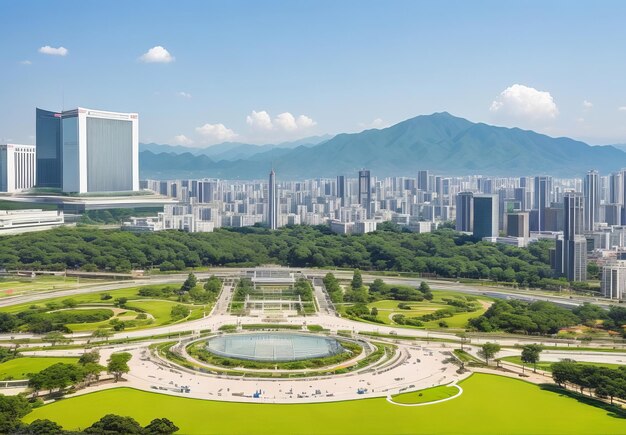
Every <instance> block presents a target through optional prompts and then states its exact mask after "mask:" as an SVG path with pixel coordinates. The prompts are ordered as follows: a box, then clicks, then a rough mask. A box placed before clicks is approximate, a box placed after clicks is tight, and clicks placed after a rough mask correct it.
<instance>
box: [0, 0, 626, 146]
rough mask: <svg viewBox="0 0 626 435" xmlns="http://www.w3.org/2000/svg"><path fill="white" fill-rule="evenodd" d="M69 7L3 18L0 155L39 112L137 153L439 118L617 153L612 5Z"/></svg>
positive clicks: (18, 11)
mask: <svg viewBox="0 0 626 435" xmlns="http://www.w3.org/2000/svg"><path fill="white" fill-rule="evenodd" d="M153 5H155V7H152V6H153ZM74 6H75V3H73V2H63V3H60V4H58V3H57V4H50V5H47V4H41V5H38V7H37V8H36V9H35V10H33V8H29V7H27V6H25V5H22V4H9V3H3V4H2V5H0V10H1V11H2V13H3V16H4V17H6V18H7V19H6V23H5V35H6V38H4V39H3V40H2V41H0V48H2V50H3V53H4V54H5V55H4V57H3V60H2V61H1V62H2V65H3V74H4V75H5V78H6V80H4V81H3V83H2V84H0V92H2V94H3V95H4V96H5V98H7V100H9V101H11V104H10V105H9V106H10V109H9V108H8V107H6V108H5V109H4V111H3V113H2V115H3V116H2V117H0V142H12V143H25V144H28V143H33V142H34V134H35V132H34V125H33V124H32V121H31V120H32V107H35V106H37V107H42V108H46V109H50V110H61V109H67V108H68V107H72V106H74V107H75V106H87V107H90V106H93V107H101V108H102V109H104V110H121V111H127V112H140V113H142V119H143V120H144V124H143V127H142V133H141V134H142V136H141V137H140V141H141V142H157V143H168V144H181V145H188V146H194V147H200V146H207V145H211V144H213V143H219V142H224V141H228V140H235V141H240V142H251V143H276V142H281V141H285V140H293V139H298V138H302V137H306V136H311V135H320V134H327V133H328V134H336V133H339V132H354V131H360V130H363V129H367V128H381V127H384V126H387V125H391V124H393V123H396V122H398V121H401V120H404V119H407V118H410V117H413V116H415V115H418V114H427V113H432V112H436V111H444V110H445V111H449V112H451V113H454V114H457V115H459V116H463V117H466V118H468V119H470V120H473V121H480V122H487V123H492V124H496V125H504V126H517V127H521V128H527V129H533V130H536V131H539V132H542V133H546V134H549V135H551V136H561V135H565V136H569V137H573V138H576V139H581V140H584V141H587V142H589V143H591V144H606V143H623V142H626V127H624V125H625V123H624V118H625V117H626V100H625V99H624V97H623V94H624V92H623V89H622V86H623V84H622V83H621V82H622V81H621V75H622V74H621V72H622V71H623V69H624V67H625V66H626V65H625V63H624V61H623V60H622V59H621V58H620V57H619V56H612V55H610V54H611V53H615V52H619V49H620V45H619V41H620V40H622V39H623V38H622V37H621V36H625V35H621V33H624V32H625V30H623V29H622V27H620V25H619V24H620V23H619V17H620V16H621V15H623V14H620V13H619V11H620V10H623V9H624V7H625V6H624V5H623V4H621V3H619V2H611V7H606V8H603V9H602V10H599V9H592V8H591V7H589V6H586V5H584V4H583V5H581V4H570V3H565V2H552V3H550V4H548V5H545V4H541V5H540V4H539V3H538V2H530V3H524V4H523V5H522V4H519V5H515V4H507V5H501V4H498V3H496V2H484V3H480V4H472V5H469V4H463V3H461V2H446V3H441V4H424V3H417V2H397V3H394V4H391V5H388V4H385V5H383V4H382V3H376V2H366V3H361V2H359V3H355V2H342V3H340V4H335V3H324V2H321V3H315V4H314V3H299V4H294V5H289V6H288V7H285V6H284V5H282V4H279V3H272V2H270V3H264V4H263V5H262V6H261V5H251V4H247V3H243V2H229V3H227V4H217V3H204V2H193V3H188V4H187V7H186V8H179V7H176V6H174V5H169V4H167V3H160V2H157V3H156V4H155V3H152V2H150V3H147V2H133V3H132V4H130V5H127V4H124V9H123V10H124V12H125V13H124V14H120V13H119V12H120V11H121V10H122V9H121V3H117V4H115V3H114V4H113V6H111V5H107V6H106V7H105V6H104V5H97V4H88V5H81V8H75V7H74ZM540 6H541V7H540ZM450 8H453V10H454V11H455V12H456V13H455V14H454V15H452V16H450V15H449V14H447V12H448V10H449V9H450ZM243 11H245V12H249V13H245V14H243V13H242V12H243ZM444 12H446V13H445V14H444ZM95 15H98V16H99V17H100V18H101V20H98V22H93V20H90V19H89V17H91V16H95ZM50 17H59V18H60V17H64V18H67V19H66V20H65V22H64V25H63V26H58V25H56V24H55V23H56V20H50V19H49V18H50ZM25 20H28V22H29V23H30V25H31V27H32V28H33V29H34V30H33V31H32V32H28V33H24V32H23V30H22V25H21V24H22V23H23V22H24V21H25ZM182 23H184V24H183V25H181V24H182ZM600 23H602V24H600ZM580 29H585V32H581V31H580ZM111 30H114V31H111ZM75 35H81V37H80V38H77V37H76V36H75ZM285 35H293V37H285ZM608 36H610V37H608ZM383 48H384V50H383ZM600 65H601V66H602V68H600ZM460 71H462V72H463V73H462V75H461V74H460ZM461 77H473V79H472V82H471V83H468V82H467V81H466V80H465V79H461ZM94 83H99V85H98V86H93V85H94ZM165 121H167V122H165Z"/></svg>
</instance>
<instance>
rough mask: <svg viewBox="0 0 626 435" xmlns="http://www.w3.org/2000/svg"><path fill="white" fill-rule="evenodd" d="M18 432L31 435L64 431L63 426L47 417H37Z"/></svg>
mask: <svg viewBox="0 0 626 435" xmlns="http://www.w3.org/2000/svg"><path fill="white" fill-rule="evenodd" d="M20 433H25V434H29V435H30V434H33V435H62V434H64V433H65V431H64V430H63V428H62V427H61V426H60V425H58V424H57V423H55V422H54V421H51V420H47V419H37V420H35V421H33V422H32V423H31V424H29V425H28V427H27V428H25V429H24V430H22V431H20Z"/></svg>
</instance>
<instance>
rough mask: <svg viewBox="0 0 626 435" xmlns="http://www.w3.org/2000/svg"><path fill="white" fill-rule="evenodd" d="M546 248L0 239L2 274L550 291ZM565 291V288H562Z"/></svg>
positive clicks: (405, 239) (237, 235)
mask: <svg viewBox="0 0 626 435" xmlns="http://www.w3.org/2000/svg"><path fill="white" fill-rule="evenodd" d="M550 246H551V244H550V242H547V241H541V242H537V243H533V244H531V245H530V246H529V247H528V248H527V249H526V248H517V247H512V246H507V245H502V244H492V243H487V242H477V241H476V240H474V239H473V238H471V237H469V236H466V235H463V234H460V233H457V232H454V231H452V230H449V229H443V230H439V231H437V232H434V233H427V234H414V233H404V232H395V231H377V232H374V233H369V234H364V235H349V236H348V235H338V234H333V233H331V232H330V231H329V229H328V228H327V227H325V226H316V227H312V226H294V227H287V228H283V229H280V230H278V231H269V230H267V229H264V228H258V227H249V228H242V229H218V230H216V231H215V232H213V233H191V234H190V233H185V232H181V231H160V232H156V233H142V234H134V233H129V232H122V231H118V230H99V229H93V228H58V229H55V230H51V231H46V232H43V233H37V234H33V233H26V234H20V235H15V236H7V237H3V238H1V239H0V267H4V268H7V269H44V270H64V269H84V270H112V271H119V272H125V271H129V270H131V269H133V268H137V269H144V268H147V267H150V266H155V267H159V268H160V269H161V270H182V269H184V268H188V267H199V266H203V265H211V266H256V265H261V264H270V263H277V264H281V265H288V266H294V267H349V268H360V269H362V270H395V271H404V272H420V273H431V274H437V275H439V276H443V277H465V278H484V279H487V278H489V279H494V280H498V281H509V282H517V283H519V284H520V285H524V286H526V285H530V286H548V285H555V283H554V281H556V280H552V279H551V276H552V271H551V270H550V266H549V258H548V249H549V247H550ZM560 284H564V282H560Z"/></svg>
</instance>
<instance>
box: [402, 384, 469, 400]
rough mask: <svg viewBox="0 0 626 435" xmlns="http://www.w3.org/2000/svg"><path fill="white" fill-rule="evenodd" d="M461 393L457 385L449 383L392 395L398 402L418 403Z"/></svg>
mask: <svg viewBox="0 0 626 435" xmlns="http://www.w3.org/2000/svg"><path fill="white" fill-rule="evenodd" d="M458 393H459V389H458V388H457V387H452V386H449V385H439V386H437V387H432V388H426V389H425V390H419V391H411V392H410V393H402V394H397V395H395V396H391V399H392V400H393V401H394V402H396V403H404V404H417V403H428V402H436V401H437V400H443V399H447V398H448V397H453V396H455V395H457V394H458Z"/></svg>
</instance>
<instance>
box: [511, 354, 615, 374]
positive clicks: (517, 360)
mask: <svg viewBox="0 0 626 435" xmlns="http://www.w3.org/2000/svg"><path fill="white" fill-rule="evenodd" d="M499 359H501V360H502V361H508V362H510V363H513V364H519V365H520V366H521V365H523V364H522V357H521V356H505V357H503V358H499ZM577 363H578V364H582V365H586V366H595V367H606V368H609V369H616V368H618V367H620V365H621V364H611V363H599V362H598V363H597V362H588V361H577ZM552 364H554V362H550V361H539V362H538V363H537V368H538V369H539V370H544V371H546V372H551V371H552ZM526 368H527V369H530V370H532V368H533V366H532V364H531V365H528V364H526Z"/></svg>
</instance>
